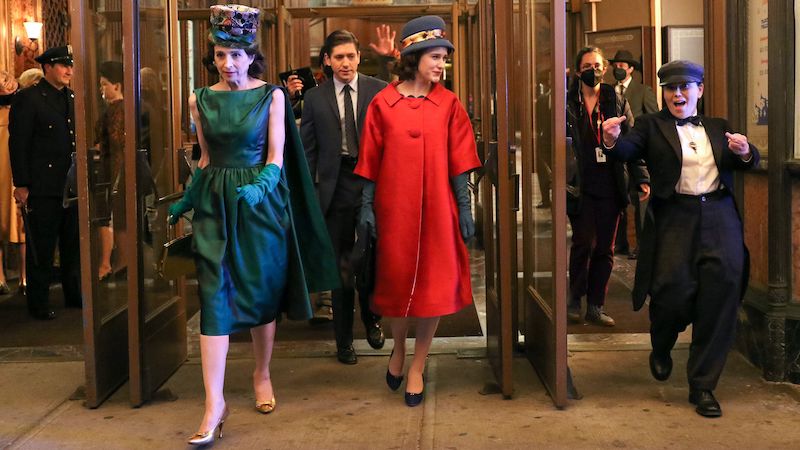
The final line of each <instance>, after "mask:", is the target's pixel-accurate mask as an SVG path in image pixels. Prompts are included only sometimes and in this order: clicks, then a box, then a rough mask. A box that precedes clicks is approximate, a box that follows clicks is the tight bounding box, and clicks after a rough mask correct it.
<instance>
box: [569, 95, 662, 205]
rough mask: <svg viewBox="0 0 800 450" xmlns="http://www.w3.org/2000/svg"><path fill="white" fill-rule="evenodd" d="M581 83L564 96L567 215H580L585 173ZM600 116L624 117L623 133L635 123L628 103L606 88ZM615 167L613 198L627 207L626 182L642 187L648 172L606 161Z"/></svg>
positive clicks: (634, 165) (640, 166)
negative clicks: (568, 146)
mask: <svg viewBox="0 0 800 450" xmlns="http://www.w3.org/2000/svg"><path fill="white" fill-rule="evenodd" d="M578 86H580V83H578V84H577V85H574V86H573V87H572V89H570V90H569V92H568V93H567V136H569V137H571V138H572V148H571V149H567V150H568V152H569V153H568V157H567V161H568V166H572V167H573V170H571V172H572V173H571V174H568V175H567V185H568V186H567V192H568V195H567V212H568V213H569V214H576V213H577V212H578V211H580V199H581V192H582V191H581V182H582V174H583V172H584V169H583V166H584V164H586V161H585V158H584V153H583V151H582V149H583V145H584V143H583V141H582V134H583V133H582V131H581V129H580V123H581V121H582V120H583V118H582V117H581V116H582V115H583V114H585V113H584V112H583V110H582V108H581V103H580V97H579V95H578V89H579V87H578ZM599 103H600V112H601V113H602V114H603V116H605V117H606V118H611V117H619V116H622V115H625V116H626V117H627V119H626V120H625V122H623V123H622V127H623V130H622V132H623V133H626V132H627V131H628V130H629V129H630V126H632V125H633V123H634V119H633V115H632V114H631V110H630V107H629V105H628V102H627V101H626V100H625V99H624V98H623V97H621V96H619V95H618V94H617V93H616V92H615V91H614V88H613V87H612V86H610V85H608V84H601V85H600V100H599ZM609 164H613V165H614V167H613V168H612V170H613V171H614V180H615V182H616V194H617V195H616V197H617V201H618V204H619V205H621V206H623V207H624V206H626V205H628V203H630V198H629V196H628V181H629V177H632V178H633V181H634V183H635V184H636V185H637V186H638V185H639V184H642V183H649V176H648V174H647V168H646V167H645V166H644V164H643V163H642V162H641V161H638V162H636V163H630V164H625V163H624V162H622V161H614V160H611V161H609Z"/></svg>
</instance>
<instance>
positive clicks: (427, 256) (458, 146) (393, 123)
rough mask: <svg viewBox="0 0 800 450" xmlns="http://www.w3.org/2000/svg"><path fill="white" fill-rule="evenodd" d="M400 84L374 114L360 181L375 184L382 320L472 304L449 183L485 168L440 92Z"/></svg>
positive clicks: (375, 297) (453, 100)
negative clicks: (405, 91)
mask: <svg viewBox="0 0 800 450" xmlns="http://www.w3.org/2000/svg"><path fill="white" fill-rule="evenodd" d="M397 84H398V82H394V83H392V84H390V85H389V86H387V87H386V88H385V89H384V90H382V91H381V92H379V93H378V95H376V96H375V98H374V99H373V100H372V103H370V105H369V109H368V110H367V117H366V120H365V121H364V126H363V129H362V131H361V145H360V150H359V156H358V165H357V166H356V169H355V173H356V174H358V175H360V176H362V177H364V178H367V179H369V180H372V181H374V182H375V216H376V219H375V220H376V228H377V234H378V240H377V247H376V268H375V270H376V272H375V273H376V277H375V278H376V279H375V290H374V291H373V294H372V298H371V305H372V309H373V311H374V312H375V313H377V314H380V315H382V316H388V317H409V316H410V317H435V316H442V315H445V314H452V313H454V312H456V311H458V310H460V309H461V308H463V307H465V306H467V305H469V304H470V303H471V302H472V285H471V283H470V269H469V258H468V255H467V248H466V247H465V246H464V242H463V240H462V238H461V232H460V228H459V224H458V207H457V205H456V202H455V197H454V195H453V190H452V188H451V187H450V178H451V177H454V176H456V175H459V174H461V173H464V172H467V171H469V170H472V169H475V168H477V167H480V165H481V163H480V161H479V160H478V154H477V151H476V147H475V137H474V135H473V134H472V125H471V124H470V121H469V118H468V117H467V112H466V111H465V110H464V107H463V106H461V103H460V102H459V100H458V97H456V95H455V94H453V93H452V92H450V91H448V90H447V89H445V88H444V87H442V86H441V85H439V84H436V85H435V86H434V87H433V89H432V90H431V92H430V93H429V94H428V96H427V97H425V98H423V99H420V98H408V97H404V96H402V95H401V94H400V93H399V92H398V91H397V89H396V86H397Z"/></svg>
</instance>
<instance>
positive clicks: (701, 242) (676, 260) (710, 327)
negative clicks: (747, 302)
mask: <svg viewBox="0 0 800 450" xmlns="http://www.w3.org/2000/svg"><path fill="white" fill-rule="evenodd" d="M653 208H654V213H655V215H656V216H655V217H656V230H657V233H658V234H657V236H658V238H657V239H658V241H657V246H656V255H655V267H654V269H655V270H654V272H653V282H652V286H651V291H650V294H651V302H650V339H651V342H652V345H653V351H654V352H655V353H657V354H662V355H663V354H667V353H668V352H669V351H670V350H671V349H672V347H673V346H674V345H675V341H676V340H677V339H678V333H680V332H681V331H683V330H685V329H686V327H687V326H688V325H689V324H690V323H691V324H693V325H692V344H691V347H690V350H689V361H688V363H687V367H686V372H687V376H688V379H689V386H690V387H691V388H694V389H708V390H713V389H714V388H716V386H717V382H718V380H719V377H720V375H721V374H722V369H723V367H724V366H725V360H726V358H727V356H728V351H729V350H730V348H731V346H732V345H733V341H734V336H735V331H736V315H737V311H738V308H739V302H740V300H741V288H742V282H743V280H742V274H743V270H744V257H745V256H744V243H743V237H742V223H741V220H740V219H739V215H738V213H737V211H736V207H735V205H734V202H733V198H732V197H731V196H730V195H727V194H723V195H711V196H708V197H703V198H698V197H695V198H686V197H680V196H677V197H676V198H675V199H673V200H669V201H667V202H664V203H660V204H657V205H654V206H653Z"/></svg>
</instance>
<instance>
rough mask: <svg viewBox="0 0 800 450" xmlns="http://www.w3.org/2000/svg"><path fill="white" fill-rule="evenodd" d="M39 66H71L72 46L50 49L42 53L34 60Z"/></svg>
mask: <svg viewBox="0 0 800 450" xmlns="http://www.w3.org/2000/svg"><path fill="white" fill-rule="evenodd" d="M34 60H35V61H36V62H38V63H39V64H63V65H65V66H72V46H71V45H65V46H63V47H51V48H48V49H47V50H45V52H44V53H42V54H41V55H39V56H37V57H36V58H34Z"/></svg>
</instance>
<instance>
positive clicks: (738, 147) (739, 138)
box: [725, 133, 750, 160]
mask: <svg viewBox="0 0 800 450" xmlns="http://www.w3.org/2000/svg"><path fill="white" fill-rule="evenodd" d="M725 137H726V138H728V148H729V149H731V151H732V152H733V153H736V154H737V155H739V157H740V158H742V159H744V160H747V158H749V157H750V144H748V142H747V136H745V135H743V134H739V133H732V134H731V133H725Z"/></svg>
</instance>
